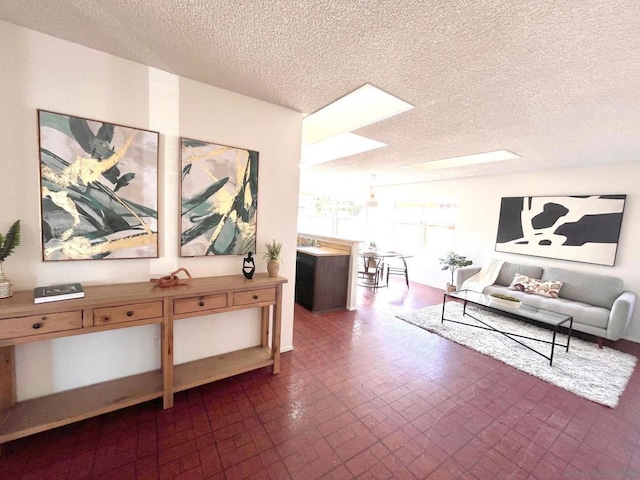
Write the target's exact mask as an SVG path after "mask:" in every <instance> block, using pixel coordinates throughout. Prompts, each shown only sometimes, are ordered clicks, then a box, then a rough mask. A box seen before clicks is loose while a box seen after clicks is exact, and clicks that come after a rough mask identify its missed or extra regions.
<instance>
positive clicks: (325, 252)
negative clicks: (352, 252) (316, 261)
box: [297, 247, 349, 257]
mask: <svg viewBox="0 0 640 480" xmlns="http://www.w3.org/2000/svg"><path fill="white" fill-rule="evenodd" d="M297 251H298V252H300V253H306V254H307V255H312V256H314V257H339V256H343V255H344V256H345V257H348V256H349V252H346V251H344V250H338V249H337V248H329V247H298V248H297Z"/></svg>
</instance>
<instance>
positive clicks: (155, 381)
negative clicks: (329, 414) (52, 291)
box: [0, 273, 287, 443]
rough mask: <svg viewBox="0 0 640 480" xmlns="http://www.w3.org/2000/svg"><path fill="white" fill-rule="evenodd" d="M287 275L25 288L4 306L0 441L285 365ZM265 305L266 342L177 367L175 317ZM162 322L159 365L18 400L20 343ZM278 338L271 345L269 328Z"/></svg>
mask: <svg viewBox="0 0 640 480" xmlns="http://www.w3.org/2000/svg"><path fill="white" fill-rule="evenodd" d="M286 282H287V279H285V278H283V277H269V276H268V275H267V274H266V273H263V274H261V273H259V274H256V275H254V277H253V279H251V280H248V279H246V278H244V276H243V275H227V276H219V277H202V278H193V279H192V280H190V282H189V284H188V285H181V286H177V287H174V288H170V289H166V288H159V287H157V286H156V284H153V283H151V282H139V283H125V284H113V285H96V286H86V287H84V290H85V296H84V297H83V298H79V299H74V300H64V301H59V302H50V303H41V304H34V303H33V291H19V292H16V293H15V294H14V296H13V297H10V298H8V299H4V300H2V301H1V303H0V306H1V307H2V308H1V309H0V443H2V442H7V441H10V440H14V439H16V438H20V437H24V436H26V435H31V434H33V433H37V432H41V431H44V430H48V429H51V428H54V427H58V426H61V425H66V424H69V423H72V422H75V421H79V420H83V419H86V418H89V417H92V416H95V415H100V414H102V413H106V412H110V411H114V410H118V409H120V408H125V407H128V406H131V405H135V404H138V403H142V402H145V401H148V400H151V399H154V398H162V399H163V406H164V408H170V407H171V406H173V394H174V392H178V391H181V390H185V389H187V388H192V387H194V386H197V385H203V384H205V383H209V382H211V381H215V380H219V379H222V378H227V377H230V376H233V375H237V374H239V373H244V372H247V371H250V370H255V369H257V368H263V367H265V366H271V367H272V368H273V373H274V374H277V373H278V371H279V368H280V334H281V332H280V329H281V320H282V318H281V317H282V285H283V284H284V283H286ZM249 308H260V309H261V322H260V330H261V331H260V339H261V340H260V345H257V346H255V347H249V348H245V349H242V350H239V351H236V352H229V353H226V354H224V355H215V356H212V357H209V358H205V359H200V360H196V361H194V362H188V363H186V364H181V365H176V366H174V365H173V351H174V349H173V322H174V321H176V320H180V319H182V318H190V317H197V316H201V315H210V314H217V313H224V312H228V311H235V310H242V309H249ZM152 323H157V324H160V325H161V331H162V333H161V342H160V347H159V348H160V350H161V358H162V362H161V363H162V367H161V369H160V370H157V371H152V372H145V373H142V374H138V375H133V376H129V377H125V378H120V379H116V380H110V381H107V382H102V383H98V384H95V385H89V386H86V387H81V388H78V389H73V390H67V391H64V392H59V393H54V394H52V395H48V396H45V397H41V398H36V399H31V400H26V401H23V402H17V399H16V377H15V355H14V346H15V345H18V344H22V343H27V342H34V341H41V340H49V339H53V338H60V337H67V336H71V335H81V334H85V333H94V332H100V331H105V330H112V329H119V328H130V327H136V326H140V325H147V324H152ZM270 331H271V333H272V335H271V337H272V341H271V345H269V344H268V338H269V332H270Z"/></svg>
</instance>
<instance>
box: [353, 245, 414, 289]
mask: <svg viewBox="0 0 640 480" xmlns="http://www.w3.org/2000/svg"><path fill="white" fill-rule="evenodd" d="M359 256H360V258H361V259H362V261H363V267H364V270H359V275H358V276H359V277H360V278H359V279H358V285H359V286H361V287H369V288H374V289H377V288H383V287H386V286H387V283H386V281H385V276H384V268H385V260H386V259H387V258H394V257H395V258H397V257H404V258H409V257H412V256H413V255H410V254H403V253H402V252H398V251H395V250H371V249H367V250H360V252H359ZM375 275H379V278H376V277H375Z"/></svg>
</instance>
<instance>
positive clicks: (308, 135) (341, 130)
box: [302, 84, 413, 163]
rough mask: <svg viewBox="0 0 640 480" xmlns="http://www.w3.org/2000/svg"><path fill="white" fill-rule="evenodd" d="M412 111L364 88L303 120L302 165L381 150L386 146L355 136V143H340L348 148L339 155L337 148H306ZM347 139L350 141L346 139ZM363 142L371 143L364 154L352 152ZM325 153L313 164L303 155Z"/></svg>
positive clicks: (316, 156)
mask: <svg viewBox="0 0 640 480" xmlns="http://www.w3.org/2000/svg"><path fill="white" fill-rule="evenodd" d="M412 108H413V105H411V104H409V103H407V102H405V101H404V100H400V99H399V98H397V97H394V96H393V95H391V94H389V93H387V92H384V91H382V90H380V89H379V88H376V87H374V86H373V85H370V84H365V85H363V86H362V87H360V88H358V89H356V90H354V91H353V92H351V93H349V94H347V95H345V96H344V97H342V98H339V99H338V100H336V101H335V102H333V103H330V104H329V105H327V106H326V107H323V108H321V109H320V110H318V111H316V112H315V113H312V114H311V115H309V116H308V117H306V118H304V119H303V120H302V149H303V157H302V163H320V162H328V161H330V160H335V159H336V158H341V157H346V156H348V155H354V154H356V153H361V152H366V151H368V150H372V149H373V148H380V147H383V146H385V144H384V143H381V142H377V141H376V140H369V139H365V137H361V136H358V135H356V137H358V138H357V139H353V138H351V139H350V140H340V142H348V143H343V145H345V146H346V145H349V146H350V147H349V148H348V149H346V150H345V153H342V154H338V150H336V148H337V147H336V145H337V144H333V143H329V144H328V145H330V147H325V146H322V147H321V146H318V148H317V149H315V148H309V147H315V145H316V144H318V143H321V142H325V141H329V140H330V139H332V138H334V137H336V136H342V135H344V134H348V133H349V132H352V131H353V130H357V129H358V128H362V127H364V126H366V125H371V124H372V123H375V122H379V121H380V120H384V119H385V118H389V117H391V116H393V115H397V114H399V113H402V112H406V111H407V110H410V109H412ZM346 138H349V137H348V136H347V137H346ZM364 140H369V142H370V143H369V144H368V145H367V146H366V148H364V149H363V150H357V149H355V144H357V145H360V146H364V145H365V142H364ZM328 149H330V151H331V152H332V153H331V154H330V155H329V156H327V157H321V156H320V154H319V153H315V154H314V158H313V160H309V159H308V158H305V153H304V152H305V151H307V152H309V151H318V152H319V151H328ZM329 157H331V158H329Z"/></svg>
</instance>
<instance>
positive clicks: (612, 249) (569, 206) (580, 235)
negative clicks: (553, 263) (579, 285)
mask: <svg viewBox="0 0 640 480" xmlns="http://www.w3.org/2000/svg"><path fill="white" fill-rule="evenodd" d="M626 198H627V196H626V195H593V196H571V197H505V198H503V199H502V202H501V205H500V219H499V222H498V236H497V239H496V252H507V253H518V254H522V255H533V256H536V257H546V258H557V259H560V260H572V261H576V262H585V263H594V264H598V265H608V266H613V265H614V264H615V260H616V251H617V249H618V239H619V237H620V226H621V224H622V214H623V212H624V203H625V200H626Z"/></svg>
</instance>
